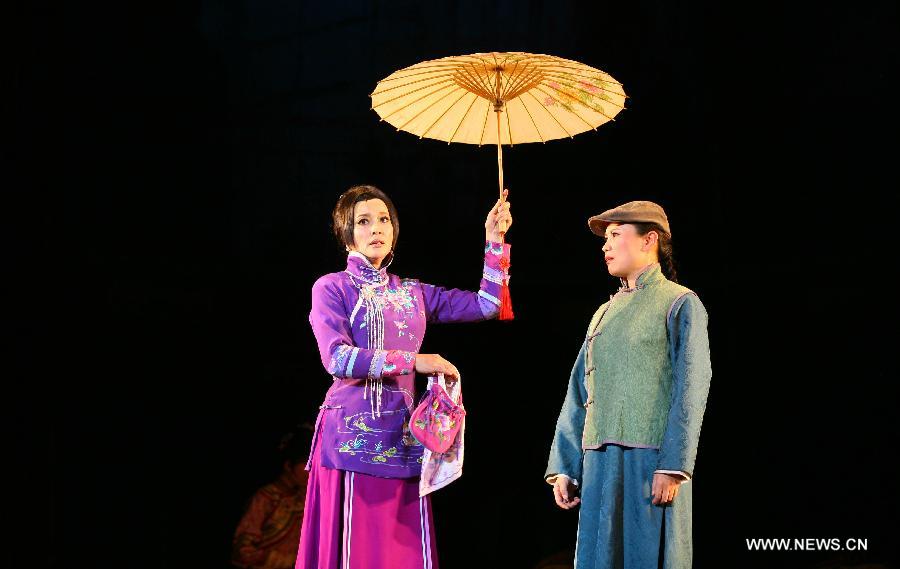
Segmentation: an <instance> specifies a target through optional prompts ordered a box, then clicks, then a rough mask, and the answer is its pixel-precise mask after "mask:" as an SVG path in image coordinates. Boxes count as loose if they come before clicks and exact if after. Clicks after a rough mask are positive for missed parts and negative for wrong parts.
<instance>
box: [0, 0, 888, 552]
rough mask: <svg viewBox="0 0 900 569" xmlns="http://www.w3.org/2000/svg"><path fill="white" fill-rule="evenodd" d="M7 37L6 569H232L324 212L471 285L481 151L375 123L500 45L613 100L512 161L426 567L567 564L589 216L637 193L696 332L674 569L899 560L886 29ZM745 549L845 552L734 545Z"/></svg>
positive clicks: (279, 419)
mask: <svg viewBox="0 0 900 569" xmlns="http://www.w3.org/2000/svg"><path fill="white" fill-rule="evenodd" d="M9 10H11V16H10V17H9V19H7V20H6V21H5V25H4V28H5V29H6V32H7V33H6V34H5V36H6V38H7V39H8V42H9V44H10V45H9V48H10V49H9V50H8V53H11V54H12V55H13V60H14V61H13V65H12V68H11V73H9V74H8V77H9V78H10V79H9V81H10V82H11V88H10V89H9V91H11V93H12V94H13V95H14V96H13V97H12V103H10V102H8V103H7V105H6V107H5V108H6V110H7V113H8V117H9V119H8V125H11V127H12V128H11V129H10V128H9V126H7V132H8V133H9V132H11V135H8V137H7V140H8V142H11V143H12V144H11V145H10V149H9V150H8V151H7V158H8V159H9V164H10V165H11V170H9V171H11V172H12V174H13V176H12V177H6V180H7V183H5V184H4V186H5V193H6V194H7V199H8V200H9V203H10V207H6V208H3V213H4V218H6V221H7V222H6V223H4V234H5V237H6V238H5V239H4V241H5V245H6V247H5V249H6V255H5V257H6V259H7V262H6V263H5V265H6V268H7V270H8V271H9V273H7V279H6V280H7V282H8V284H12V291H11V292H10V293H9V295H8V299H9V308H8V309H7V310H5V313H6V314H5V316H4V323H5V324H6V325H7V326H6V327H7V328H8V330H9V332H10V333H9V334H8V341H7V342H5V344H6V346H5V347H6V351H7V357H6V358H5V359H6V360H7V361H8V362H11V363H12V364H14V365H15V366H16V367H17V368H18V369H19V370H20V371H18V372H16V373H15V374H10V376H8V377H7V378H6V379H7V381H6V382H5V383H7V385H8V387H7V396H6V397H4V400H5V402H6V405H5V407H6V412H5V413H4V416H5V419H6V420H7V421H8V422H9V427H8V428H7V429H6V431H7V433H8V434H9V438H10V442H9V443H8V448H9V449H11V453H10V455H11V458H10V459H9V462H8V463H7V464H6V468H5V469H4V470H5V471H6V474H7V475H9V476H10V477H11V481H10V483H9V484H8V485H7V486H6V487H7V493H8V495H9V496H8V499H7V502H8V506H7V507H5V508H4V510H5V512H6V515H5V516H4V517H5V518H6V519H7V521H8V522H12V523H13V524H14V525H15V526H16V528H17V529H15V530H14V531H13V533H12V534H11V535H10V537H11V539H12V543H11V544H10V545H8V546H6V547H4V548H3V553H2V554H0V555H2V558H3V560H4V561H3V565H4V566H6V567H25V566H27V567H60V568H80V567H96V568H101V567H117V568H120V567H134V568H143V567H192V568H199V567H210V568H225V567H227V566H228V560H229V555H230V542H231V537H232V534H233V531H234V528H235V525H236V523H237V522H238V520H239V518H240V516H241V513H242V511H243V508H244V505H245V503H246V501H247V500H248V499H249V497H250V496H251V495H252V493H253V492H254V491H255V490H256V488H257V487H259V486H260V485H261V484H264V483H265V482H268V481H269V480H270V479H272V478H273V477H274V476H275V475H276V474H277V472H278V470H279V467H280V463H279V458H278V456H277V454H276V452H275V446H276V444H277V443H278V440H279V438H280V436H281V435H282V434H283V433H284V432H285V431H287V430H289V429H290V428H291V427H292V426H294V425H295V424H297V423H298V422H303V421H311V420H313V419H314V416H315V413H316V410H317V406H318V404H319V402H320V399H321V397H322V396H323V394H324V392H325V389H326V388H327V386H328V383H329V377H328V375H327V374H326V373H325V371H324V370H323V369H322V366H321V364H320V362H319V360H318V355H317V352H316V351H315V344H314V339H313V336H312V333H311V331H310V329H309V326H308V323H307V315H308V312H309V302H310V295H309V291H310V287H311V285H312V283H313V282H314V280H315V279H316V278H317V277H318V276H319V275H321V274H324V273H327V272H332V271H336V270H340V269H342V268H343V264H344V261H343V254H342V252H341V251H340V250H339V249H338V248H337V246H336V245H335V244H334V243H333V240H332V238H331V236H330V233H329V215H330V211H331V208H332V206H333V204H334V202H335V200H336V199H337V196H338V195H339V194H340V192H342V191H343V190H345V189H346V188H347V187H349V186H350V185H353V184H357V183H372V184H376V185H378V186H380V187H381V188H383V189H384V190H386V191H387V192H388V193H389V194H390V195H391V196H392V197H393V198H394V200H395V202H396V204H397V207H398V208H399V212H400V218H401V220H402V231H401V236H400V243H399V247H398V252H397V259H396V261H395V263H394V265H393V266H392V271H393V272H396V273H398V274H401V275H404V276H414V277H418V278H421V279H422V280H424V281H426V282H432V283H437V284H442V285H446V286H456V287H468V288H474V287H477V285H478V280H479V278H480V277H479V275H480V269H481V255H482V253H481V250H482V239H483V227H482V225H483V223H484V216H485V214H486V212H487V210H488V208H489V207H490V205H491V204H492V203H493V201H494V199H495V197H494V196H495V192H496V181H495V180H496V162H495V154H494V151H493V149H492V148H489V147H486V148H481V149H478V148H475V147H470V146H465V145H451V146H447V145H446V144H443V143H440V142H436V141H430V140H418V139H417V138H416V137H413V136H412V135H409V134H406V133H398V132H395V130H394V129H393V128H392V127H389V126H388V125H386V124H381V123H379V122H378V120H377V116H376V115H375V113H374V112H372V111H370V110H369V99H368V94H369V93H370V92H371V90H372V89H373V88H374V85H375V83H376V81H377V80H378V79H381V78H383V77H385V76H387V75H388V74H389V73H391V72H392V71H394V70H396V69H399V68H402V67H405V66H407V65H411V64H413V63H416V62H418V61H421V60H424V59H429V58H437V57H443V56H447V55H454V54H466V53H472V52H477V51H495V50H496V51H502V50H519V51H530V52H538V53H549V54H553V55H559V56H563V57H568V58H571V59H575V60H579V61H582V62H584V63H586V64H588V65H592V66H595V67H598V68H600V69H603V70H604V71H607V72H609V73H610V74H612V75H613V76H614V77H615V78H616V79H618V80H619V81H621V82H622V83H623V84H624V86H625V89H626V92H627V93H628V94H629V95H630V97H631V99H630V100H629V102H628V104H627V107H628V108H627V110H625V111H624V112H623V113H621V114H620V115H619V118H618V120H617V121H616V122H615V123H611V124H607V125H605V126H603V127H601V128H600V129H599V131H598V132H596V133H585V134H582V135H579V136H577V137H576V138H575V139H574V140H560V141H554V142H551V143H548V144H546V145H523V146H518V147H515V148H513V149H507V150H506V152H505V153H504V158H505V163H506V181H507V185H508V187H509V188H510V190H511V195H510V199H511V201H512V203H513V213H514V215H515V224H514V226H513V228H512V230H511V231H510V234H509V241H510V242H511V243H512V244H513V267H512V269H511V272H512V274H513V276H514V278H513V281H512V292H513V299H514V306H515V309H516V316H517V317H516V320H515V321H514V322H512V323H499V322H489V323H484V324H474V325H457V326H444V327H439V326H434V327H431V328H430V331H429V334H428V336H427V338H426V340H425V346H424V348H423V351H425V352H438V353H441V354H443V355H444V356H445V357H447V358H448V359H450V360H451V361H453V362H454V363H455V364H457V365H458V367H459V368H460V369H461V370H462V372H463V374H464V376H465V378H466V403H467V407H468V409H469V413H470V415H469V422H468V429H467V435H468V436H467V444H468V451H467V457H466V458H467V460H466V474H465V476H464V477H463V478H462V479H461V480H460V481H458V482H456V483H454V484H453V485H451V486H450V487H449V488H447V489H445V490H442V491H440V492H438V493H437V495H436V496H435V500H434V501H435V509H436V524H437V531H438V539H439V546H440V550H441V565H442V567H443V568H444V569H454V568H463V567H466V568H469V567H511V568H523V569H524V568H532V567H535V566H536V565H537V564H538V563H539V561H540V560H541V559H544V558H547V557H549V556H551V555H554V554H557V553H559V552H565V551H566V550H570V549H572V548H573V547H574V541H575V528H576V514H575V513H572V512H563V511H561V510H558V509H556V508H555V506H554V505H553V502H552V499H551V492H550V488H549V487H548V486H547V485H546V484H545V483H544V482H543V480H542V474H543V470H544V466H545V462H546V455H547V451H548V449H549V445H550V440H551V437H552V433H553V427H554V424H555V420H556V416H557V413H558V411H559V407H560V405H561V403H562V399H563V395H564V392H565V384H566V381H567V378H568V374H569V371H570V369H571V365H572V362H573V360H574V358H575V355H576V353H577V351H578V348H579V346H580V343H581V341H582V337H583V334H584V330H585V327H586V325H587V322H588V320H589V318H590V316H591V314H592V313H593V311H594V309H595V308H596V307H597V306H598V305H599V304H600V303H601V302H602V301H603V300H604V299H605V298H607V297H608V295H609V294H610V293H611V292H613V291H614V289H615V287H616V282H615V281H614V280H613V279H612V278H610V277H609V276H608V275H607V274H606V271H605V267H604V266H603V263H602V257H601V252H600V247H601V242H600V240H598V239H597V238H596V237H594V236H593V235H592V234H591V233H590V232H589V231H588V230H587V227H586V219H587V217H588V216H590V215H592V214H595V213H598V212H600V211H602V210H604V209H607V208H609V207H611V206H613V205H616V204H619V203H622V202H624V201H628V200H632V199H652V200H655V201H658V202H659V203H661V204H663V205H664V207H665V208H666V209H667V211H668V213H669V216H670V219H671V220H672V227H673V231H674V244H675V254H676V259H677V260H678V262H679V267H680V271H679V273H680V280H681V282H682V283H684V284H686V285H687V286H689V287H691V288H693V289H694V290H696V291H697V292H698V293H699V295H700V297H701V298H702V299H703V301H704V303H705V304H706V306H707V309H708V311H709V314H710V336H711V345H712V357H713V383H712V389H711V393H710V399H709V406H708V410H707V414H706V419H705V422H704V427H703V435H702V438H701V445H700V451H699V458H698V461H697V465H696V473H695V478H694V481H693V482H692V484H694V500H695V501H694V508H695V513H694V531H695V535H694V541H695V549H696V567H703V568H705V567H823V566H829V567H831V566H836V565H837V564H838V563H843V564H844V565H855V564H861V563H864V562H869V563H882V564H888V563H892V562H894V561H896V557H897V555H896V553H895V551H896V537H895V536H896V532H895V530H896V527H897V522H896V520H897V511H898V510H897V505H898V504H897V490H896V483H897V480H898V476H897V471H896V467H895V466H893V465H894V464H895V461H896V448H897V428H896V423H895V420H894V419H895V418H896V398H895V397H893V396H891V395H890V393H892V389H891V387H892V386H891V384H892V383H894V381H895V380H892V379H890V378H891V377H896V372H891V371H890V370H891V369H892V367H893V366H895V363H894V362H895V355H896V354H895V353H894V350H895V349H896V345H897V344H896V336H895V335H894V327H893V322H894V320H890V321H889V320H888V312H889V307H890V306H892V303H890V297H892V296H893V295H894V294H895V290H896V285H895V281H894V280H893V277H892V276H891V274H892V268H893V265H894V259H895V255H896V251H897V248H896V244H895V243H894V242H893V240H892V238H893V236H894V232H893V231H892V229H893V228H892V227H890V226H891V223H892V221H893V218H894V215H895V211H896V210H893V209H889V208H888V206H887V203H886V202H887V198H888V197H889V195H890V194H892V193H893V192H891V191H889V188H890V187H894V184H895V183H896V182H895V180H894V178H895V171H894V165H895V163H896V156H897V148H896V136H897V128H896V127H897V121H896V118H897V117H896V106H895V100H896V94H895V88H896V85H897V82H896V69H897V67H896V66H897V42H896V25H897V6H896V4H895V3H893V2H869V3H865V2H864V3H841V4H839V5H836V7H829V6H827V5H823V4H818V3H804V4H803V5H799V4H794V3H790V4H785V5H780V4H779V5H775V4H773V5H772V6H768V7H767V6H763V5H760V4H758V3H742V4H735V3H730V2H718V3H710V4H708V5H702V4H695V3H689V2H676V1H669V2H620V3H608V2H562V1H554V2H551V1H539V0H533V1H528V2H511V1H509V2H503V1H489V2H479V1H471V0H470V1H464V2H456V3H448V2H421V3H418V2H409V1H394V2H384V1H382V2H371V3H344V2H312V1H307V0H294V1H279V2H267V1H265V2H264V1H244V2H241V1H231V0H226V1H223V2H209V1H207V2H178V3H173V4H167V5H166V4H158V3H141V4H135V3H119V4H116V5H105V6H99V5H93V4H90V5H86V4H81V3H67V4H65V5H63V6H51V5H45V4H40V5H35V4H19V5H17V6H16V7H14V8H9ZM9 171H8V172H9ZM4 462H6V461H4ZM755 537H770V538H777V537H788V538H807V537H814V538H832V537H837V538H841V539H845V538H863V539H868V552H867V553H863V554H856V555H851V554H846V553H842V554H836V553H827V552H750V551H748V549H747V546H746V543H745V539H747V538H755Z"/></svg>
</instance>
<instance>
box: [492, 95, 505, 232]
mask: <svg viewBox="0 0 900 569" xmlns="http://www.w3.org/2000/svg"><path fill="white" fill-rule="evenodd" d="M502 108H503V107H502V106H498V105H496V104H495V105H494V113H495V114H496V115H497V181H498V183H499V185H500V204H501V205H502V204H503V203H504V202H505V201H506V199H505V198H504V196H503V144H502V142H501V141H500V112H501V110H502ZM505 236H506V222H505V221H504V222H502V223H501V224H500V242H501V243H502V242H503V240H504V238H505Z"/></svg>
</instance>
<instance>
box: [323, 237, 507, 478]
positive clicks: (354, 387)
mask: <svg viewBox="0 0 900 569" xmlns="http://www.w3.org/2000/svg"><path fill="white" fill-rule="evenodd" d="M484 251H485V254H484V272H483V275H482V277H483V278H482V280H481V288H480V290H479V291H478V292H467V291H462V290H458V289H450V290H448V289H445V288H442V287H437V286H433V285H428V284H424V283H420V282H419V281H417V280H415V279H401V278H400V277H398V276H396V275H393V274H390V273H388V272H387V267H386V266H383V267H382V268H381V269H380V270H379V269H376V268H375V267H374V266H373V265H372V264H371V263H369V261H368V260H367V259H366V258H365V257H364V256H363V255H361V254H359V253H357V252H351V253H350V254H349V255H348V256H347V268H346V270H344V271H342V272H339V273H330V274H327V275H325V276H323V277H321V278H319V280H317V281H316V283H315V284H314V285H313V289H312V310H311V311H310V314H309V322H310V325H312V329H313V333H314V334H315V336H316V342H317V343H318V345H319V354H320V355H321V357H322V364H323V365H324V366H325V369H326V370H328V373H330V374H331V375H332V377H333V382H332V384H331V388H330V389H329V390H328V392H327V393H326V395H325V402H324V403H323V404H322V406H321V411H320V412H319V418H318V420H317V421H316V431H317V432H318V431H319V430H320V428H321V429H322V433H321V441H320V443H319V444H320V445H321V453H322V454H321V459H322V464H323V465H324V466H326V467H329V468H337V469H340V470H350V471H354V472H362V473H365V474H371V475H374V476H382V477H385V478H411V477H416V476H419V474H420V472H421V468H422V451H423V447H422V445H421V444H420V443H419V442H418V441H417V440H416V439H415V438H414V437H413V436H412V434H411V433H410V431H409V416H410V413H411V412H412V410H413V409H414V408H415V402H416V397H415V387H414V382H413V380H414V378H415V362H416V354H417V353H418V351H419V348H420V347H421V345H422V337H423V336H424V335H425V325H426V322H470V321H475V320H485V319H489V318H494V317H496V316H497V314H498V312H499V310H500V290H501V287H502V283H503V280H504V279H508V275H507V268H508V267H509V245H506V244H500V243H493V242H490V241H488V242H487V243H486V245H485V250H484ZM326 413H327V418H326ZM323 418H326V420H325V421H324V423H323V421H322V419H323ZM323 424H324V428H322V425H323ZM313 440H315V439H313Z"/></svg>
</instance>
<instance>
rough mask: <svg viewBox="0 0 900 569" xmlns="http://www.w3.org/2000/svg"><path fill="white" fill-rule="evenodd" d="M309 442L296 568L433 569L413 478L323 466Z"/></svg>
mask: <svg viewBox="0 0 900 569" xmlns="http://www.w3.org/2000/svg"><path fill="white" fill-rule="evenodd" d="M325 428H327V427H326V425H325V419H324V417H323V419H322V423H321V424H320V425H319V429H318V431H317V433H316V437H315V441H314V442H313V451H312V460H311V461H310V465H309V483H308V486H307V490H306V507H305V510H304V514H303V526H302V529H301V530H300V551H299V552H298V554H297V563H296V565H295V567H296V569H437V567H438V562H437V546H436V544H435V540H434V523H433V521H432V513H431V500H430V496H426V497H424V498H420V497H419V479H418V478H379V477H377V476H370V475H368V474H362V473H359V472H349V471H343V470H335V469H333V468H326V467H324V466H322V462H321V450H322V449H321V445H320V441H321V432H322V430H323V429H325Z"/></svg>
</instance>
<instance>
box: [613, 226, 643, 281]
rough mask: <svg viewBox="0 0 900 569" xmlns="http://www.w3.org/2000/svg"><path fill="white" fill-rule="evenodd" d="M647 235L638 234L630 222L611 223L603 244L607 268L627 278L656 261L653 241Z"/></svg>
mask: <svg viewBox="0 0 900 569" xmlns="http://www.w3.org/2000/svg"><path fill="white" fill-rule="evenodd" d="M649 236H650V233H648V234H647V235H638V233H637V229H635V227H634V226H633V225H631V224H630V223H623V224H619V223H610V224H609V225H608V226H607V227H606V243H605V244H604V245H603V254H604V260H605V261H606V269H607V270H608V271H609V274H611V275H612V276H614V277H621V278H627V277H628V276H629V275H631V274H633V273H634V272H635V271H636V270H638V269H640V268H643V267H645V266H647V265H648V264H650V263H652V262H653V261H654V254H655V249H654V246H653V241H652V240H651V239H650V237H649Z"/></svg>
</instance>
